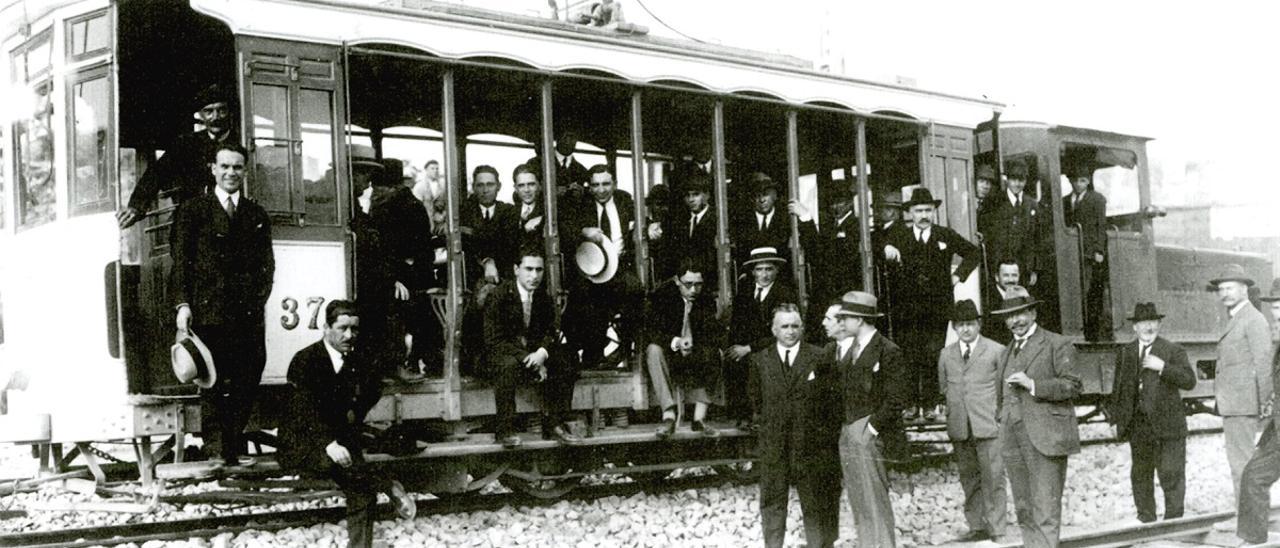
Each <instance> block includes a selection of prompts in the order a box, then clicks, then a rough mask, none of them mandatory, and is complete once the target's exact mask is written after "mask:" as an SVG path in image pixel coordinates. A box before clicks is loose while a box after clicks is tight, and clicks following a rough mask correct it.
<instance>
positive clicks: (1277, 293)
mask: <svg viewBox="0 0 1280 548" xmlns="http://www.w3.org/2000/svg"><path fill="white" fill-rule="evenodd" d="M1258 300H1260V301H1262V302H1264V303H1274V302H1276V301H1280V278H1276V279H1274V280H1271V295H1269V296H1266V297H1259V298H1258Z"/></svg>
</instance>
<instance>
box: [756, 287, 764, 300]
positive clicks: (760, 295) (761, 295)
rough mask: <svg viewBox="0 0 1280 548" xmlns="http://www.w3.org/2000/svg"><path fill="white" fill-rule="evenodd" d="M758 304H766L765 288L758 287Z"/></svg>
mask: <svg viewBox="0 0 1280 548" xmlns="http://www.w3.org/2000/svg"><path fill="white" fill-rule="evenodd" d="M756 302H758V303H762V302H764V288H763V287H757V288H756Z"/></svg>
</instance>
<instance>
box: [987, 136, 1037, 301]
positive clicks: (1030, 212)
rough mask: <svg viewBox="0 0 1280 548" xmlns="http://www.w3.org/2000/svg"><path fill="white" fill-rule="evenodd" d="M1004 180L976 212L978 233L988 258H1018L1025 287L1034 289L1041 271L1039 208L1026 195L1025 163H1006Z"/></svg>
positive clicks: (1033, 199) (1027, 178) (1035, 202)
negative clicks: (1002, 184)
mask: <svg viewBox="0 0 1280 548" xmlns="http://www.w3.org/2000/svg"><path fill="white" fill-rule="evenodd" d="M1005 177H1006V180H1005V188H1004V191H1003V192H998V193H996V194H995V195H994V196H991V197H990V198H991V199H989V200H986V201H985V202H983V204H982V209H980V210H978V232H980V233H982V238H983V241H984V242H986V251H987V253H989V254H990V257H994V258H1002V257H1013V258H1015V259H1017V261H1018V264H1019V265H1020V266H1021V267H1022V271H1023V272H1022V274H1023V277H1024V278H1026V284H1025V285H1032V286H1033V285H1035V284H1036V278H1037V275H1036V271H1037V270H1039V268H1040V267H1039V266H1038V265H1039V262H1040V261H1039V252H1040V251H1041V249H1040V241H1039V236H1040V235H1041V233H1042V232H1043V230H1042V229H1041V227H1040V221H1039V217H1038V213H1037V212H1038V210H1039V208H1040V205H1039V203H1038V202H1037V201H1036V199H1035V198H1034V197H1032V196H1029V195H1027V193H1026V192H1025V190H1026V188H1027V181H1028V180H1029V177H1028V173H1027V164H1026V163H1024V162H1019V161H1010V162H1006V164H1005Z"/></svg>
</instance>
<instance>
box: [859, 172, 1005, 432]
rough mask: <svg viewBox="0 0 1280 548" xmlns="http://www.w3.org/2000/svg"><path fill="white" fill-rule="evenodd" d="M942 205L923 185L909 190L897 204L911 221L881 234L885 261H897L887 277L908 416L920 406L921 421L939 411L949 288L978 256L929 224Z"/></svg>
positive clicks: (947, 231)
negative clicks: (908, 374)
mask: <svg viewBox="0 0 1280 548" xmlns="http://www.w3.org/2000/svg"><path fill="white" fill-rule="evenodd" d="M941 204H942V200H935V199H933V194H932V193H930V192H929V189H928V188H924V187H917V188H915V189H913V190H912V192H911V199H910V200H907V201H906V202H905V203H903V204H902V207H903V208H904V209H906V210H907V212H908V213H909V214H910V215H911V224H910V225H899V227H898V228H897V229H896V230H893V231H890V232H889V233H887V234H885V241H884V244H885V245H884V249H883V253H884V257H885V260H886V261H888V262H890V263H891V264H893V265H895V266H896V268H892V269H891V270H890V276H889V280H890V285H891V286H892V287H893V290H894V296H895V301H894V306H895V307H896V308H897V309H898V314H897V316H896V317H895V322H897V323H895V326H894V327H895V328H896V329H897V332H895V333H894V336H895V337H897V338H898V340H901V341H903V343H904V345H905V346H904V347H903V348H904V350H906V353H907V363H908V364H909V365H908V367H909V368H910V369H911V371H912V385H913V392H914V395H915V397H914V402H913V404H914V405H913V406H912V408H909V409H908V410H907V418H914V417H916V416H917V414H916V410H922V411H923V412H924V418H925V419H926V420H933V419H934V418H935V417H936V416H937V414H938V411H939V410H938V409H937V408H936V407H935V406H937V405H938V404H939V403H940V398H939V395H940V393H939V391H938V376H937V375H936V374H935V372H936V370H937V369H936V368H937V365H938V352H939V351H941V350H942V346H943V345H944V344H945V343H946V339H947V312H948V311H949V310H950V309H951V303H952V302H954V295H955V293H954V289H953V287H954V286H955V285H956V284H959V283H961V282H963V281H964V280H966V279H968V278H969V275H970V274H972V273H973V271H974V269H975V268H977V266H978V261H979V260H981V255H980V254H979V252H978V247H977V246H975V245H973V244H972V243H970V242H969V241H968V240H966V239H964V237H962V236H960V235H959V234H957V233H956V232H955V231H954V230H951V229H950V228H947V227H944V226H938V225H937V224H935V223H934V215H935V214H936V212H937V207H938V206H939V205H941ZM956 256H959V257H960V258H961V262H960V265H959V266H958V267H956V269H955V272H954V273H952V271H951V261H952V259H953V258H954V257H956Z"/></svg>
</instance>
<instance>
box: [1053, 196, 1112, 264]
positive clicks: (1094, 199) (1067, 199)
mask: <svg viewBox="0 0 1280 548" xmlns="http://www.w3.org/2000/svg"><path fill="white" fill-rule="evenodd" d="M1074 197H1075V194H1074V193H1073V194H1069V195H1067V196H1064V197H1063V198H1062V218H1063V220H1064V221H1065V222H1066V224H1067V226H1074V225H1077V224H1078V225H1080V237H1081V239H1082V240H1083V242H1084V253H1085V256H1086V257H1092V256H1093V254H1094V253H1101V254H1102V255H1103V256H1104V257H1105V256H1106V255H1107V198H1106V197H1105V196H1103V195H1101V194H1098V193H1097V192H1095V191H1093V190H1090V191H1088V192H1086V193H1085V194H1084V197H1083V198H1080V205H1079V206H1078V207H1077V206H1072V205H1071V202H1072V200H1073V198H1074Z"/></svg>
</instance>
